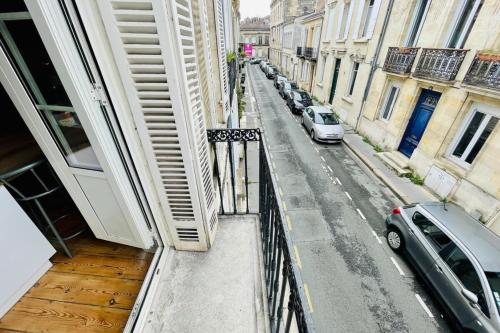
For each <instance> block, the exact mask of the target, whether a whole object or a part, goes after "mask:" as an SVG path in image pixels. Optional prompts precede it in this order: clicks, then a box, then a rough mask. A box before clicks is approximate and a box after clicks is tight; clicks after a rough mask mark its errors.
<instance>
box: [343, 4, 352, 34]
mask: <svg viewBox="0 0 500 333" xmlns="http://www.w3.org/2000/svg"><path fill="white" fill-rule="evenodd" d="M353 8H354V4H353V3H351V5H350V6H349V13H348V14H347V22H346V24H345V32H344V37H343V38H344V39H347V36H348V35H349V27H350V26H351V18H352V12H353Z"/></svg>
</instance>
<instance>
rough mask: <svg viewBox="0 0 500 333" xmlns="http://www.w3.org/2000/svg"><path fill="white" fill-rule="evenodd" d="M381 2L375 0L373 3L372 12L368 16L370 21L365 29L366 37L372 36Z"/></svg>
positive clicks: (380, 0)
mask: <svg viewBox="0 0 500 333" xmlns="http://www.w3.org/2000/svg"><path fill="white" fill-rule="evenodd" d="M381 4H382V0H375V2H374V3H373V9H372V14H371V16H370V21H369V22H368V28H367V29H366V38H367V39H371V38H372V36H373V30H375V24H377V18H378V12H379V10H380V5H381Z"/></svg>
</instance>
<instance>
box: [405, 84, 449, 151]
mask: <svg viewBox="0 0 500 333" xmlns="http://www.w3.org/2000/svg"><path fill="white" fill-rule="evenodd" d="M439 97H441V93H439V92H436V91H431V90H426V89H424V90H422V93H421V94H420V98H419V99H418V102H417V105H415V109H414V110H413V113H412V115H411V118H410V121H409V122H408V125H407V126H406V130H405V133H404V134H403V138H402V139H401V143H400V144H399V151H400V152H401V153H403V154H404V155H405V156H407V157H410V156H411V154H412V153H413V151H414V150H415V148H416V147H417V145H418V143H419V142H420V139H421V138H422V135H423V134H424V131H425V128H426V127H427V123H428V122H429V120H430V119H431V116H432V112H433V111H434V109H435V108H436V105H437V103H438V101H439Z"/></svg>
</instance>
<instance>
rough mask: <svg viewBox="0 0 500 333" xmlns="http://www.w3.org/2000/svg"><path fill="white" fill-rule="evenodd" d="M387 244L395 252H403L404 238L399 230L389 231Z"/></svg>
mask: <svg viewBox="0 0 500 333" xmlns="http://www.w3.org/2000/svg"><path fill="white" fill-rule="evenodd" d="M387 244H388V245H389V247H390V248H391V250H393V251H394V252H401V251H402V250H403V237H402V236H401V232H400V231H399V230H398V229H395V228H392V229H389V230H388V231H387Z"/></svg>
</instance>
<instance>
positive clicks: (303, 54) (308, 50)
mask: <svg viewBox="0 0 500 333" xmlns="http://www.w3.org/2000/svg"><path fill="white" fill-rule="evenodd" d="M296 54H297V57H300V58H304V59H307V60H316V59H317V58H318V49H317V48H315V47H303V46H298V47H297V53H296Z"/></svg>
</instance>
